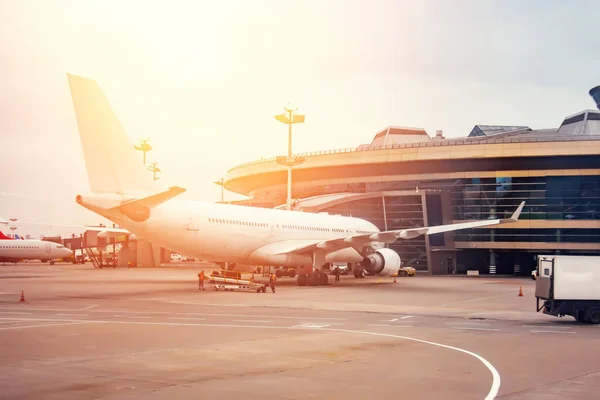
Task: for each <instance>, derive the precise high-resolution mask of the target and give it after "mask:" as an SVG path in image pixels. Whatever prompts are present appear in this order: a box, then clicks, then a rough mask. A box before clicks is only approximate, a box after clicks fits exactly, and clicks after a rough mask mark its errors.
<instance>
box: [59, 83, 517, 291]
mask: <svg viewBox="0 0 600 400" xmlns="http://www.w3.org/2000/svg"><path fill="white" fill-rule="evenodd" d="M67 77H68V81H69V86H70V91H71V97H72V100H73V105H74V109H75V115H76V119H77V124H78V127H79V134H80V137H81V144H82V148H83V153H84V158H85V163H86V168H87V172H88V178H89V183H90V187H91V192H92V193H91V194H84V195H77V197H76V202H77V203H78V204H80V205H81V206H83V207H85V208H87V209H89V210H91V211H93V212H95V213H97V214H99V215H101V216H103V217H105V218H107V219H109V220H111V221H113V222H114V223H116V224H118V225H119V226H120V227H122V228H125V229H127V230H128V231H130V232H132V233H134V234H136V235H138V237H142V238H144V239H147V240H148V241H150V242H151V243H154V244H156V245H160V246H162V247H165V248H168V249H170V250H172V251H175V252H177V253H180V254H185V255H187V256H190V257H195V258H199V259H202V260H208V261H213V262H229V263H231V262H233V263H236V264H238V265H247V266H255V265H272V266H288V267H297V268H300V267H304V268H303V269H301V270H300V273H299V274H298V284H299V285H305V284H307V283H308V284H310V285H324V284H327V274H325V273H322V272H321V270H322V269H323V266H324V265H325V264H326V263H335V262H352V263H361V265H362V267H363V268H365V269H366V270H367V272H368V273H369V274H370V275H378V276H391V275H394V274H396V273H397V272H398V271H399V268H400V265H401V260H400V256H399V255H398V253H396V252H395V251H394V250H392V249H390V248H386V247H385V245H386V244H389V243H393V242H395V241H396V240H398V239H411V238H414V237H417V236H420V235H432V234H437V233H442V232H449V231H455V230H459V229H468V228H475V227H482V226H490V225H498V224H504V223H512V222H515V221H517V220H518V218H519V215H520V213H521V211H522V209H523V205H524V202H522V203H521V204H520V205H519V207H518V208H517V209H516V211H515V212H514V214H513V215H512V216H511V217H510V218H506V219H493V220H484V221H473V222H465V223H457V224H450V225H441V226H433V227H421V228H411V229H402V230H392V231H385V232H380V231H379V229H378V228H377V227H376V226H375V225H373V224H372V223H371V222H369V221H366V220H364V219H360V218H352V217H344V216H337V215H327V214H315V213H306V212H300V211H287V210H277V209H266V208H253V207H247V206H236V205H229V204H219V203H208V202H201V201H187V200H180V199H176V197H177V196H178V195H180V194H181V193H183V192H185V189H183V188H181V187H177V186H173V187H171V188H168V189H166V190H160V189H158V188H156V187H155V186H154V185H155V183H154V182H153V181H152V179H151V177H150V176H149V175H148V174H147V171H146V170H145V169H144V167H143V165H142V163H140V161H139V160H138V159H137V155H136V154H135V152H134V148H133V145H132V143H131V141H130V140H129V139H128V137H127V135H126V134H125V131H124V129H123V127H122V126H121V124H120V122H119V120H118V119H117V117H116V115H115V114H114V112H113V110H112V108H111V106H110V104H109V102H108V100H107V98H106V97H105V95H104V92H103V91H102V89H101V88H100V86H99V85H98V84H97V83H96V82H95V81H93V80H90V79H86V78H83V77H79V76H75V75H71V74H67Z"/></svg>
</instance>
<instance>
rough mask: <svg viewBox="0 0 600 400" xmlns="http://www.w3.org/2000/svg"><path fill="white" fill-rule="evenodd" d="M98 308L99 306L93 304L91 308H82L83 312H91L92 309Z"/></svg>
mask: <svg viewBox="0 0 600 400" xmlns="http://www.w3.org/2000/svg"><path fill="white" fill-rule="evenodd" d="M96 307H98V304H92V305H91V306H87V307H85V308H82V309H81V311H87V310H91V309H92V308H96Z"/></svg>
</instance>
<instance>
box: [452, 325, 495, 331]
mask: <svg viewBox="0 0 600 400" xmlns="http://www.w3.org/2000/svg"><path fill="white" fill-rule="evenodd" d="M451 328H452V329H456V330H459V331H460V330H468V331H499V330H500V329H498V328H476V327H473V326H453V327H451Z"/></svg>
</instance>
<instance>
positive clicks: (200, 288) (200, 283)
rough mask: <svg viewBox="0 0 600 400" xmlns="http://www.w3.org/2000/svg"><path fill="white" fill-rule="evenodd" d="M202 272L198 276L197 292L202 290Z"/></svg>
mask: <svg viewBox="0 0 600 400" xmlns="http://www.w3.org/2000/svg"><path fill="white" fill-rule="evenodd" d="M204 278H205V276H204V271H200V273H199V274H198V290H204Z"/></svg>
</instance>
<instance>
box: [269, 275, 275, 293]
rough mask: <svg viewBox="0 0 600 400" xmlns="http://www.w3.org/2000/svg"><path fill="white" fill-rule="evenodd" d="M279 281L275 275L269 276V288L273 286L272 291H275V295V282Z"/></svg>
mask: <svg viewBox="0 0 600 400" xmlns="http://www.w3.org/2000/svg"><path fill="white" fill-rule="evenodd" d="M276 280H277V277H276V276H275V274H274V273H271V276H269V286H271V290H272V291H273V293H275V281H276Z"/></svg>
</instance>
